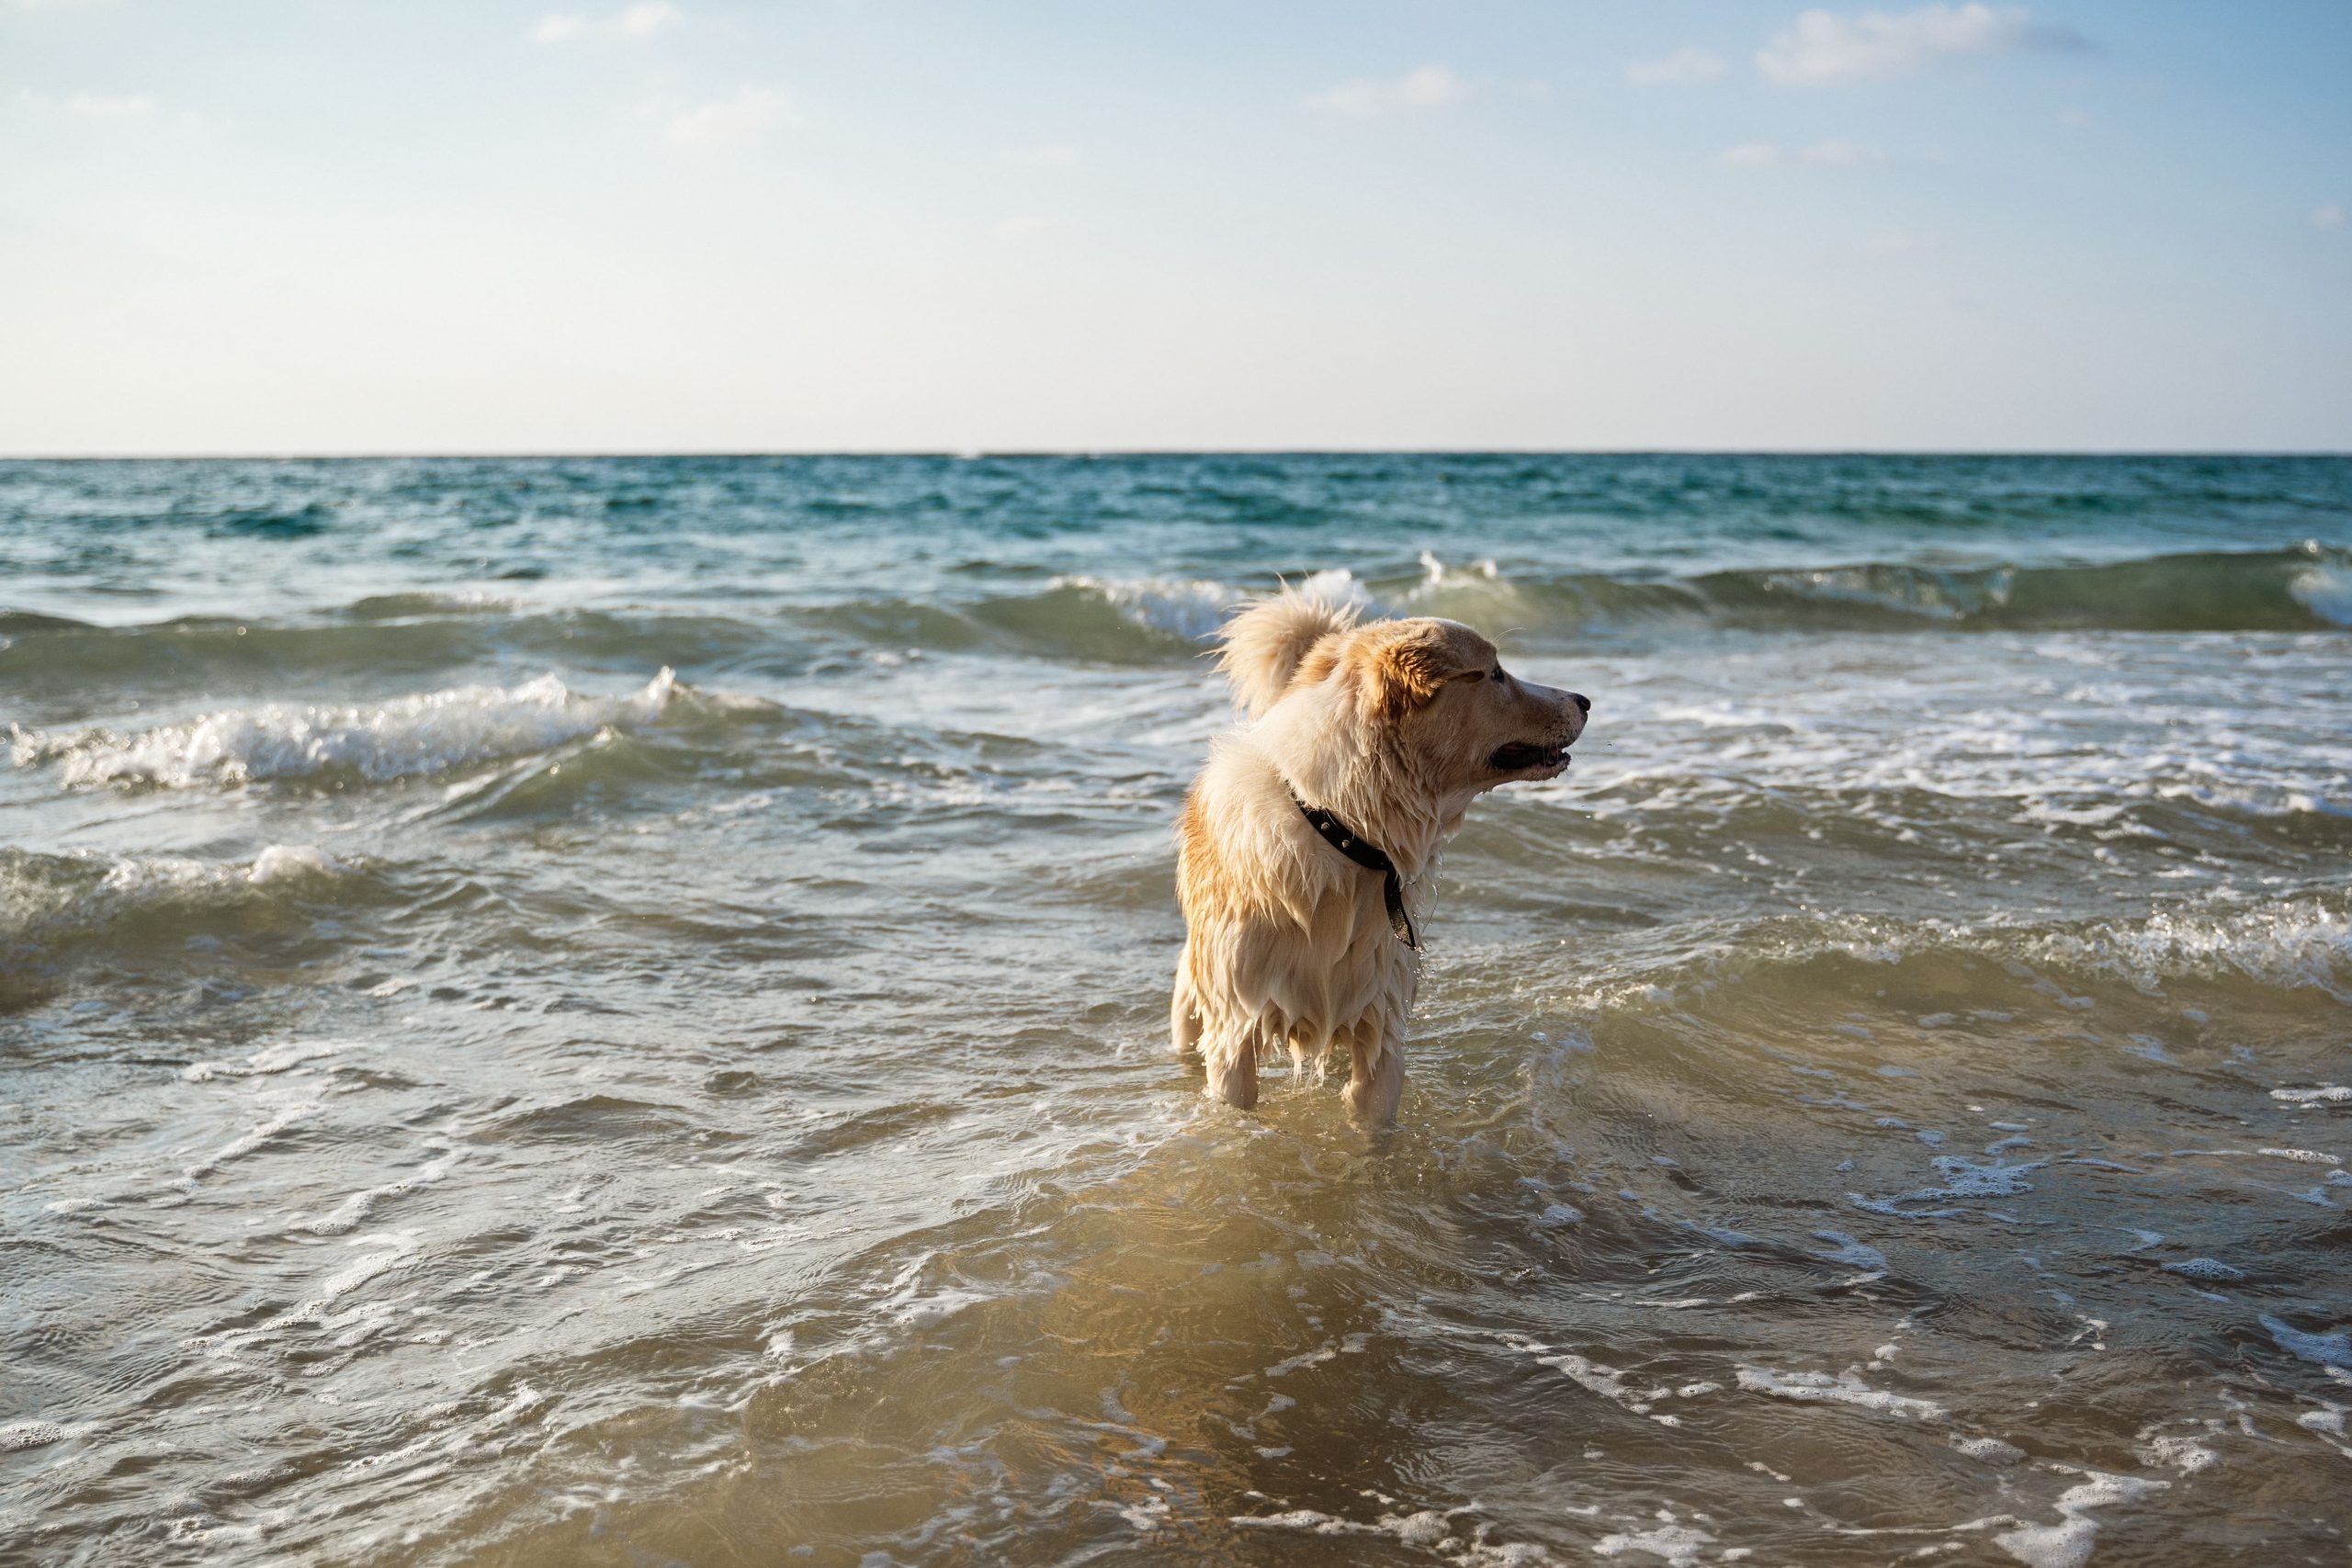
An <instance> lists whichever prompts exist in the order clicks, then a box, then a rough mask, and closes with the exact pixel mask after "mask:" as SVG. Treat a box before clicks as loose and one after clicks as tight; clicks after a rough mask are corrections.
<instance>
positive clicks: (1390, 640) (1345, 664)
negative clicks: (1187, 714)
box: [1170, 591, 1591, 1122]
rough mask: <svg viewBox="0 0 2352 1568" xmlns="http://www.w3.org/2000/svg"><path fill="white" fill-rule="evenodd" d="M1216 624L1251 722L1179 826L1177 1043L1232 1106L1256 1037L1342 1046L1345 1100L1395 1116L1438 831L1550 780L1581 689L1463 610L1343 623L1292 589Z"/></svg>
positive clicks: (1573, 731)
mask: <svg viewBox="0 0 2352 1568" xmlns="http://www.w3.org/2000/svg"><path fill="white" fill-rule="evenodd" d="M1224 637H1225V648H1224V649H1223V652H1222V654H1221V655H1220V660H1219V661H1220V663H1221V665H1222V666H1223V668H1224V671H1225V673H1226V677H1227V680H1229V681H1231V682H1232V683H1233V692H1234V697H1235V700H1236V701H1237V702H1238V703H1239V705H1241V707H1242V708H1243V709H1244V710H1245V711H1246V712H1247V713H1248V714H1249V716H1250V719H1251V720H1252V721H1253V722H1251V723H1250V725H1249V726H1248V727H1247V728H1243V729H1241V730H1239V731H1237V732H1236V733H1234V734H1231V735H1227V736H1224V737H1221V738H1220V739H1217V740H1216V742H1215V743H1214V744H1213V745H1212V747H1211V749H1210V751H1209V761H1208V766H1207V767H1205V768H1204V769H1203V770H1202V771H1201V776H1200V778H1199V780H1198V781H1197V782H1195V783H1194V784H1193V791H1192V794H1191V795H1190V796H1189V797H1187V799H1186V800H1185V803H1184V814H1183V817H1182V818H1181V819H1180V820H1179V822H1178V824H1177V829H1176V841H1177V853H1176V890H1177V896H1178V897H1179V898H1181V899H1182V902H1183V906H1184V923H1185V928H1186V931H1185V939H1184V952H1183V955H1182V957H1181V958H1179V959H1178V960H1177V964H1176V994H1175V998H1174V1001H1173V1003H1172V1005H1171V1007H1170V1027H1171V1030H1172V1032H1173V1033H1174V1035H1175V1040H1176V1049H1177V1050H1178V1051H1180V1052H1182V1053H1184V1054H1186V1055H1191V1054H1193V1053H1194V1052H1197V1053H1198V1054H1199V1055H1200V1056H1201V1058H1202V1060H1203V1062H1204V1064H1205V1066H1206V1067H1207V1071H1208V1092H1209V1093H1211V1094H1214V1095H1216V1096H1217V1097H1219V1098H1220V1099H1223V1100H1226V1101H1227V1102H1228V1103H1230V1104H1234V1105H1238V1106H1242V1107H1245V1108H1246V1107H1248V1106H1251V1105H1254V1104H1256V1103H1257V1100H1258V1054H1259V1052H1260V1051H1261V1050H1272V1049H1275V1048H1277V1047H1281V1046H1287V1047H1288V1048H1289V1050H1290V1053H1291V1056H1292V1059H1293V1060H1294V1061H1295V1063H1297V1064H1298V1065H1299V1066H1302V1067H1303V1066H1305V1064H1306V1061H1307V1059H1308V1058H1309V1057H1311V1056H1320V1055H1323V1054H1324V1053H1327V1052H1332V1051H1337V1050H1339V1049H1341V1048H1342V1047H1344V1048H1345V1049H1346V1051H1347V1052H1348V1056H1349V1076H1348V1104H1349V1106H1350V1108H1351V1110H1352V1111H1354V1112H1355V1113H1356V1114H1357V1115H1358V1116H1359V1117H1362V1118H1363V1119H1364V1120H1366V1121H1369V1122H1390V1121H1393V1120H1394V1119H1395V1117H1396V1114H1397V1097H1398V1095H1400V1094H1401V1093H1402V1092H1403V1090H1404V1087H1405V1064H1404V1060H1403V1055H1402V1050H1401V1047H1402V1046H1403V1044H1404V1043H1405V1021H1406V1017H1407V1015H1408V1013H1409V1012H1410V1011H1411V1010H1412V1006H1413V993H1414V990H1415V988H1416V987H1417V986H1418V985H1419V980H1420V969H1421V958H1420V943H1419V924H1418V919H1417V917H1418V914H1419V910H1420V908H1421V907H1422V905H1423V903H1424V902H1425V901H1426V893H1425V891H1424V886H1425V883H1426V879H1427V876H1428V874H1429V872H1430V868H1431V867H1432V866H1433V865H1434V864H1435V862H1436V858H1437V852H1438V848H1439V846H1440V845H1442V843H1443V842H1444V841H1445V840H1446V839H1448V838H1450V837H1451V836H1452V835H1453V831H1454V829H1457V828H1459V827H1460V826H1461V825H1462V815H1463V813H1464V811H1466V810H1468V809H1469V806H1470V802H1471V801H1472V800H1474V799H1476V797H1477V796H1478V795H1483V794H1485V793H1486V792H1487V790H1490V789H1492V788H1494V787H1495V786H1496V785H1497V784H1510V783H1511V782H1513V781H1514V780H1521V779H1548V778H1554V777H1556V776H1557V775H1558V774H1559V773H1560V772H1561V770H1562V769H1564V768H1566V766H1567V765H1568V757H1567V749H1568V747H1569V746H1570V745H1571V744H1572V743H1574V741H1575V740H1576V739H1577V736H1578V735H1580V734H1582V733H1583V731H1584V720H1585V715H1586V713H1587V712H1588V711H1589V709H1590V707H1591V704H1590V703H1589V702H1587V701H1586V700H1585V699H1584V698H1583V697H1581V696H1579V695H1577V694H1576V693H1574V692H1561V691H1555V690H1553V689H1551V688H1550V687H1546V686H1531V685H1528V684H1527V683H1526V682H1522V681H1520V680H1518V679H1517V678H1516V677H1514V676H1511V675H1510V674H1507V673H1505V672H1504V671H1503V670H1502V668H1501V667H1500V665H1499V664H1498V663H1497V661H1496V656H1495V646H1494V644H1492V643H1490V642H1488V641H1487V639H1486V638H1485V637H1480V636H1479V635H1478V634H1477V633H1476V632H1475V631H1472V630H1471V629H1470V628H1469V627H1468V626H1461V625H1458V624H1456V623H1455V622H1453V621H1440V620H1428V619H1421V620H1403V621H1373V622H1368V623H1366V624H1364V625H1362V626H1359V625H1357V624H1356V612H1355V610H1354V609H1352V608H1351V607H1346V606H1336V605H1331V604H1324V603H1322V602H1320V601H1318V600H1315V599H1310V598H1307V597H1306V596H1305V595H1302V594H1300V593H1298V592H1295V591H1285V592H1283V593H1282V594H1280V595H1279V596H1277V597H1275V598H1272V599H1268V600H1263V601H1261V602H1260V603H1258V604H1254V605H1251V606H1250V607H1249V608H1247V609H1245V610H1243V611H1242V612H1241V613H1239V614H1238V615H1235V616H1234V618H1233V619H1232V620H1231V621H1229V622H1227V625H1226V627H1225V632H1224Z"/></svg>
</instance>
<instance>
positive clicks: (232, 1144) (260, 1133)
mask: <svg viewBox="0 0 2352 1568" xmlns="http://www.w3.org/2000/svg"><path fill="white" fill-rule="evenodd" d="M318 1111H319V1107H318V1105H317V1103H316V1102H315V1101H312V1100H298V1101H296V1102H295V1103H293V1104H290V1105H286V1106H282V1107H280V1108H279V1109H278V1110H277V1111H276V1112H275V1113H273V1114H272V1115H271V1116H270V1117H269V1119H268V1120H267V1121H266V1122H263V1123H262V1124H261V1125H260V1126H258V1127H255V1128H254V1130H253V1131H251V1132H249V1133H246V1134H243V1136H241V1137H236V1138H232V1139H231V1140H230V1141H229V1142H227V1143H225V1144H223V1145H220V1147H219V1148H217V1149H215V1150H213V1151H212V1152H211V1153H210V1154H209V1155H207V1156H204V1157H203V1158H202V1159H200V1160H198V1161H197V1162H196V1163H195V1164H194V1165H191V1166H189V1167H188V1168H187V1169H186V1170H184V1171H182V1172H181V1173H180V1174H181V1176H182V1178H183V1179H186V1180H188V1181H195V1180H197V1179H198V1178H201V1177H205V1176H209V1175H210V1174H211V1173H212V1172H214V1171H215V1170H218V1169H219V1168H220V1167H222V1166H224V1165H227V1164H228V1163H229V1162H231V1161H232V1160H238V1159H243V1157H244V1156H247V1155H249V1154H251V1153H253V1152H254V1150H255V1149H258V1148H260V1147H261V1146H262V1145H264V1144H266V1143H267V1142H269V1141H270V1140H271V1139H272V1138H275V1137H276V1136H277V1134H280V1133H283V1132H284V1131H286V1129H288V1127H291V1126H293V1125H294V1124H295V1123H296V1122H302V1121H306V1120H308V1119H309V1118H311V1117H312V1116H315V1115H317V1114H318Z"/></svg>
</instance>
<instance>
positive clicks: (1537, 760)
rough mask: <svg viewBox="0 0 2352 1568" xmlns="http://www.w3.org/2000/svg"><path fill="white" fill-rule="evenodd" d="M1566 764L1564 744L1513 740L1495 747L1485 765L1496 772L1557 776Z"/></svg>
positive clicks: (1546, 776) (1545, 776)
mask: <svg viewBox="0 0 2352 1568" xmlns="http://www.w3.org/2000/svg"><path fill="white" fill-rule="evenodd" d="M1567 765H1568V749H1567V747H1566V746H1565V745H1561V746H1550V745H1546V744H1544V742H1542V741H1539V740H1514V741H1512V742H1511V743H1510V745H1508V746H1498V747H1496V748H1495V753H1494V755H1493V756H1491V757H1488V758H1487V766H1488V767H1490V768H1492V769H1494V770H1495V772H1497V773H1535V774H1539V775H1540V776H1542V777H1544V778H1547V779H1549V778H1557V777H1558V776H1559V775H1560V774H1561V773H1563V772H1565V771H1566V768H1567Z"/></svg>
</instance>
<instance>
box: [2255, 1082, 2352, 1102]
mask: <svg viewBox="0 0 2352 1568" xmlns="http://www.w3.org/2000/svg"><path fill="white" fill-rule="evenodd" d="M2270 1098H2271V1099H2273V1100H2285V1101H2286V1102H2287V1103H2288V1104H2290V1105H2346V1104H2352V1089H2347V1088H2346V1087H2345V1086H2344V1085H2342V1084H2333V1083H2328V1084H2322V1085H2320V1086H2319V1087H2318V1088H2317V1089H2272V1090H2271V1091H2270Z"/></svg>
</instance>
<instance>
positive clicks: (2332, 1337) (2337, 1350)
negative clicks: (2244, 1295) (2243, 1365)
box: [2261, 1313, 2352, 1371]
mask: <svg viewBox="0 0 2352 1568" xmlns="http://www.w3.org/2000/svg"><path fill="white" fill-rule="evenodd" d="M2261 1321H2262V1326H2263V1327H2265V1328H2267V1329H2268V1330H2269V1331H2270V1340H2271V1343H2272V1344H2274V1345H2276V1346H2278V1348H2280V1349H2281V1350H2284V1351H2286V1352H2287V1354H2289V1355H2290V1356H2293V1357H2295V1358H2297V1359H2301V1360H2305V1361H2311V1362H2313V1363H2315V1364H2316V1365H2319V1366H2323V1367H2340V1368H2342V1369H2344V1370H2345V1371H2352V1330H2346V1332H2344V1333H2342V1334H2306V1333H2305V1332H2303V1330H2301V1329H2300V1328H2297V1327H2294V1326H2293V1325H2290V1324H2285V1323H2281V1322H2279V1321H2278V1319H2277V1318H2275V1317H2272V1316H2271V1315H2270V1314H2268V1313H2265V1314H2262V1320H2261Z"/></svg>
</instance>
